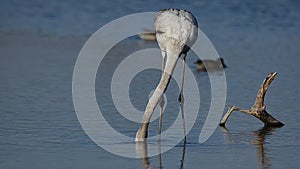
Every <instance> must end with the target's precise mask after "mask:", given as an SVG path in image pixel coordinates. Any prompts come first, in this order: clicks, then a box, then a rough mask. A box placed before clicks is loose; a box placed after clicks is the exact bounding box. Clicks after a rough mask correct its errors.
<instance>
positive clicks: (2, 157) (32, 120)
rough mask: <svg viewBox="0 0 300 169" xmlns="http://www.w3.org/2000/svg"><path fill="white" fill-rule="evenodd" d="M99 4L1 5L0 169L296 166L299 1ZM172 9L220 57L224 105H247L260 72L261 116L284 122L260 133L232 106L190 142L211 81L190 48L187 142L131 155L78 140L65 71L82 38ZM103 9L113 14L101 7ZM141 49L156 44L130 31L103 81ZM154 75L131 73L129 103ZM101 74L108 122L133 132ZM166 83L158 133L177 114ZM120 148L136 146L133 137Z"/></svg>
mask: <svg viewBox="0 0 300 169" xmlns="http://www.w3.org/2000/svg"><path fill="white" fill-rule="evenodd" d="M94 3H95V4H94ZM99 3H100V2H98V1H86V3H82V2H81V1H77V2H76V3H69V2H64V3H63V2H61V3H58V2H56V1H51V2H47V3H45V2H41V3H36V2H34V1H26V2H25V1H24V2H23V1H22V2H18V1H1V5H0V6H1V9H3V10H1V15H0V18H1V21H2V22H1V24H0V28H1V30H2V31H1V33H0V37H1V38H0V48H1V50H0V51H1V57H0V79H1V83H0V96H1V97H0V124H1V125H0V126H1V127H0V150H1V151H0V168H125V169H126V168H143V167H144V165H143V164H149V165H151V166H152V167H153V168H159V166H160V165H161V166H162V167H163V168H180V167H181V166H183V167H184V168H186V169H187V168H298V166H299V164H300V163H299V161H298V157H299V155H300V153H299V150H300V144H299V134H298V133H299V132H298V129H299V128H300V125H299V123H298V121H299V120H300V117H299V111H300V107H299V105H298V104H299V101H298V97H299V92H300V87H299V85H298V84H299V83H300V80H299V78H298V77H299V75H300V71H299V68H298V64H297V63H298V62H299V55H300V51H299V44H300V38H299V30H300V29H299V23H300V22H299V16H300V15H299V3H298V2H296V1H287V2H281V1H278V2H277V1H267V2H264V3H254V4H253V3H250V1H249V3H248V2H242V1H234V2H231V3H228V4H227V3H226V4H225V3H222V2H218V1H216V2H214V3H209V2H206V1H201V2H198V1H195V2H191V3H190V4H185V3H180V2H172V3H171V2H164V3H155V5H154V4H153V5H150V4H149V5H144V4H143V3H138V2H129V3H126V4H124V5H123V6H122V7H119V6H117V5H116V4H117V2H116V1H111V2H110V3H106V4H105V5H103V4H102V3H100V4H99ZM171 6H172V7H174V6H175V7H177V8H185V9H189V10H191V11H192V12H193V13H194V14H195V16H196V17H197V18H198V22H199V23H200V25H201V29H202V30H203V32H204V33H206V34H207V35H208V37H209V38H210V39H211V40H212V42H213V44H214V45H215V47H216V49H217V50H218V52H219V54H220V55H221V56H222V57H223V58H224V59H225V64H227V65H228V68H227V69H226V70H225V74H226V81H227V97H226V98H227V100H226V105H236V106H239V107H242V108H249V107H250V106H251V105H252V103H253V101H254V99H255V95H256V92H257V89H258V87H259V85H260V83H261V82H262V80H263V79H264V78H265V76H266V75H267V74H268V73H269V72H273V71H276V72H278V75H277V77H276V78H275V80H274V81H273V82H272V84H271V86H270V88H269V91H268V93H267V95H266V100H265V104H266V106H267V110H268V112H270V113H271V114H272V115H273V116H274V117H276V118H277V119H279V120H281V121H282V122H284V123H285V124H286V125H285V126H284V127H282V128H278V129H273V130H268V129H265V128H263V125H262V124H261V123H260V122H259V121H258V120H257V119H254V118H252V117H250V116H247V115H244V114H241V113H238V112H234V113H233V114H232V116H231V117H230V119H229V121H228V124H227V130H225V129H222V128H219V127H218V128H217V129H216V131H215V132H214V134H213V135H212V137H210V139H209V140H208V141H207V142H205V143H203V144H199V143H198V137H199V133H200V131H201V128H202V125H203V122H204V119H205V118H206V115H207V111H208V109H209V105H210V98H209V97H208V96H210V91H209V90H208V89H209V88H210V84H209V83H208V79H209V77H208V75H207V74H206V73H199V72H196V71H195V70H194V67H193V62H194V61H195V59H196V56H195V55H194V54H193V53H190V55H189V57H188V58H187V64H188V65H189V67H190V69H191V70H192V71H193V73H194V75H195V77H196V79H197V82H198V84H199V90H200V93H201V95H200V97H201V98H200V99H201V103H200V107H201V108H200V111H199V115H198V117H197V121H196V124H195V125H194V126H193V128H192V130H191V131H190V132H189V134H188V139H187V144H186V145H184V144H183V143H182V142H181V143H179V144H178V145H177V146H175V147H174V148H172V149H171V150H170V151H167V152H165V153H163V154H162V155H161V156H153V157H149V158H142V159H139V158H138V159H132V158H125V157H119V156H116V155H113V154H111V153H109V152H106V151H105V150H103V149H102V148H100V147H99V146H97V145H96V144H95V143H94V142H93V141H92V140H91V139H90V138H89V137H88V136H87V134H86V133H85V132H84V131H83V129H82V128H81V126H80V123H79V122H78V119H77V117H76V113H75V111H74V107H73V102H72V73H73V69H74V65H75V61H76V58H77V56H78V53H79V51H80V49H81V47H82V45H83V44H84V42H85V41H86V40H87V38H88V37H87V36H84V35H85V34H91V33H93V32H94V31H96V30H97V29H98V28H99V27H101V26H102V25H104V24H105V23H106V22H108V21H111V20H112V19H115V18H117V17H120V16H123V15H125V14H130V13H133V12H142V11H156V10H158V9H161V8H167V7H171ZM112 7H115V10H114V12H112V11H111V10H109V9H110V8H112ZM54 9H55V10H54ZM66 9H68V10H66ZM56 10H57V11H56ZM16 11H17V12H16ZM100 11H101V12H100ZM216 11H218V12H216ZM24 14H25V15H24ZM74 16H76V17H75V18H74ZM70 18H73V19H70ZM67 21H68V22H67ZM20 32H27V33H20ZM150 47H157V45H156V44H155V43H153V42H143V41H141V40H139V39H138V38H134V37H133V38H130V39H127V40H124V41H123V42H122V43H120V44H119V45H118V46H116V47H115V50H112V51H111V53H109V54H108V57H107V59H106V60H105V62H104V63H105V64H103V66H105V67H104V68H106V69H105V70H107V72H106V73H105V74H104V75H105V76H106V77H105V78H106V79H109V78H110V77H111V76H109V75H110V73H112V71H113V67H115V66H116V63H118V61H120V59H121V58H123V57H124V56H126V55H128V54H130V53H131V52H132V51H135V50H138V49H144V48H150ZM157 57H159V58H160V56H157ZM159 75H160V72H159V71H158V70H147V71H143V72H141V73H140V74H138V75H137V76H136V77H135V78H134V80H133V82H132V84H131V90H130V94H131V98H132V100H131V101H132V104H133V106H134V107H135V108H136V109H138V110H140V111H143V109H144V107H145V104H146V102H147V99H148V95H149V93H150V91H151V90H152V89H153V88H154V87H155V85H156V83H157V82H158V80H159ZM102 76H103V74H101V71H99V72H98V74H97V78H96V96H97V101H98V104H99V105H100V107H101V110H103V112H104V114H105V113H106V118H107V120H108V121H110V124H111V125H112V126H113V127H114V128H116V129H117V130H118V131H120V132H122V133H124V134H125V135H128V136H130V137H134V135H135V132H136V129H137V128H138V126H139V124H137V123H133V122H128V121H127V120H124V119H122V118H120V115H119V114H118V113H116V112H117V110H116V108H115V107H114V105H113V103H112V102H111V100H110V96H109V91H110V88H109V86H105V84H104V83H102V80H103V79H102V78H103V77H102ZM216 76H217V74H216ZM170 85H171V86H170V87H169V88H168V90H167V94H166V95H167V97H168V105H167V107H166V110H167V112H166V113H165V116H164V119H163V120H164V126H163V127H164V129H167V128H168V126H170V125H172V123H173V121H174V116H176V115H177V114H176V113H177V112H178V110H179V106H178V104H177V99H172V98H177V95H178V92H179V90H178V86H177V85H176V83H175V82H174V81H172V82H171V84H170ZM139 86H143V88H142V89H139ZM136 88H137V89H136ZM186 104H188V103H186ZM126 108H127V107H126V106H124V109H126ZM226 110H227V107H226V108H225V110H224V112H225V111H226ZM167 113H169V115H167ZM186 113H188V112H186ZM156 125H157V120H156V121H153V123H152V125H151V126H150V135H155V133H156ZM178 134H182V131H181V130H179V131H178ZM162 137H163V136H162ZM115 139H116V140H118V138H115ZM164 139H165V140H167V138H163V141H164ZM124 144H128V145H134V146H135V144H134V143H133V142H130V143H124ZM142 146H143V145H142ZM144 148H145V146H144ZM152 151H153V150H152ZM155 151H156V149H155ZM144 153H146V152H144ZM183 157H184V158H183Z"/></svg>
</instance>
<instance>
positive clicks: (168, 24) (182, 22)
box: [135, 9, 198, 141]
mask: <svg viewBox="0 0 300 169" xmlns="http://www.w3.org/2000/svg"><path fill="white" fill-rule="evenodd" d="M197 27H198V24H197V20H196V18H195V17H194V16H193V15H192V13H190V12H188V11H186V10H182V9H165V10H161V11H159V12H158V14H157V15H156V17H155V20H154V28H155V33H156V39H157V42H158V45H159V47H160V49H161V53H162V70H163V73H162V76H161V79H160V82H159V84H158V85H157V87H156V89H155V91H154V93H153V95H152V96H151V98H150V99H149V102H148V104H147V106H146V110H145V113H144V116H143V119H142V123H141V126H140V128H139V130H138V131H137V133H136V139H135V141H144V140H145V139H146V138H147V133H148V126H149V121H150V119H151V116H152V114H153V111H154V109H155V107H156V106H157V104H158V103H159V102H160V103H161V104H160V106H161V114H162V107H163V105H164V100H163V97H162V96H163V93H164V92H165V90H166V89H167V87H168V84H169V81H170V79H171V75H172V73H173V70H174V68H175V66H176V63H177V60H178V58H179V57H180V55H181V54H183V69H182V70H183V71H182V84H181V91H180V96H179V102H180V105H182V106H183V91H182V88H183V81H184V66H185V57H186V54H187V52H188V51H189V50H190V48H191V46H192V45H193V44H194V43H195V41H196V39H197V37H198V28H197ZM182 118H183V126H185V125H184V116H183V112H182ZM160 130H161V115H160V120H159V136H160ZM184 134H185V136H186V132H185V127H184Z"/></svg>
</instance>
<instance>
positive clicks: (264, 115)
mask: <svg viewBox="0 0 300 169" xmlns="http://www.w3.org/2000/svg"><path fill="white" fill-rule="evenodd" d="M276 75H277V73H276V72H274V73H270V74H268V76H267V77H266V78H265V80H264V81H263V82H262V84H261V85H260V88H259V90H258V92H257V95H256V99H255V102H254V104H253V106H252V107H251V108H250V109H249V110H244V109H240V108H238V107H236V106H229V109H228V111H227V112H226V113H225V115H224V116H223V118H222V120H221V122H220V124H219V125H220V126H225V123H226V121H227V119H228V118H229V116H230V114H231V113H232V112H233V111H239V112H242V113H245V114H249V115H252V116H254V117H256V118H258V119H259V120H261V121H262V122H263V123H264V125H265V126H270V127H281V126H284V124H283V123H282V122H280V121H279V120H277V119H275V118H274V117H273V116H271V115H270V114H269V113H268V112H267V111H266V107H265V105H264V99H265V95H266V92H267V90H268V88H269V85H270V84H271V83H272V81H273V80H274V78H275V76H276Z"/></svg>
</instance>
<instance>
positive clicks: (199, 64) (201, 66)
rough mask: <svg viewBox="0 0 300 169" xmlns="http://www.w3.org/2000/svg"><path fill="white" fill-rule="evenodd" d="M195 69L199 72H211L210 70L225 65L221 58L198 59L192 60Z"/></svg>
mask: <svg viewBox="0 0 300 169" xmlns="http://www.w3.org/2000/svg"><path fill="white" fill-rule="evenodd" d="M194 64H195V66H196V69H197V71H200V72H211V71H221V70H223V69H224V68H226V67H227V66H226V65H225V63H224V59H223V58H218V59H217V60H209V59H207V60H200V59H198V60H197V61H196V62H194Z"/></svg>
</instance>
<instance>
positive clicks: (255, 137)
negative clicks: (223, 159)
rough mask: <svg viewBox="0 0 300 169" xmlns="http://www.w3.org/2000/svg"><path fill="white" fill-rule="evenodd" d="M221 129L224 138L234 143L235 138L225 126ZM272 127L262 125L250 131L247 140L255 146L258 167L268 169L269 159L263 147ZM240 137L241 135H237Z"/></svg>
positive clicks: (269, 165) (272, 129)
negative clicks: (249, 137)
mask: <svg viewBox="0 0 300 169" xmlns="http://www.w3.org/2000/svg"><path fill="white" fill-rule="evenodd" d="M221 129H222V131H223V132H224V134H225V138H226V140H227V141H228V142H229V143H234V142H235V141H238V140H235V139H236V138H235V137H233V135H232V134H231V133H230V131H229V130H228V129H227V128H226V127H221ZM274 130H275V128H274V127H267V126H265V127H263V128H261V129H259V130H257V131H254V132H251V134H250V135H251V140H249V141H248V142H249V143H250V144H252V145H255V147H256V158H257V162H258V165H259V168H262V169H269V168H271V159H270V157H268V155H267V154H268V153H267V149H266V148H265V144H266V141H265V140H266V136H268V135H272V133H273V131H274ZM239 138H241V137H239Z"/></svg>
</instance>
